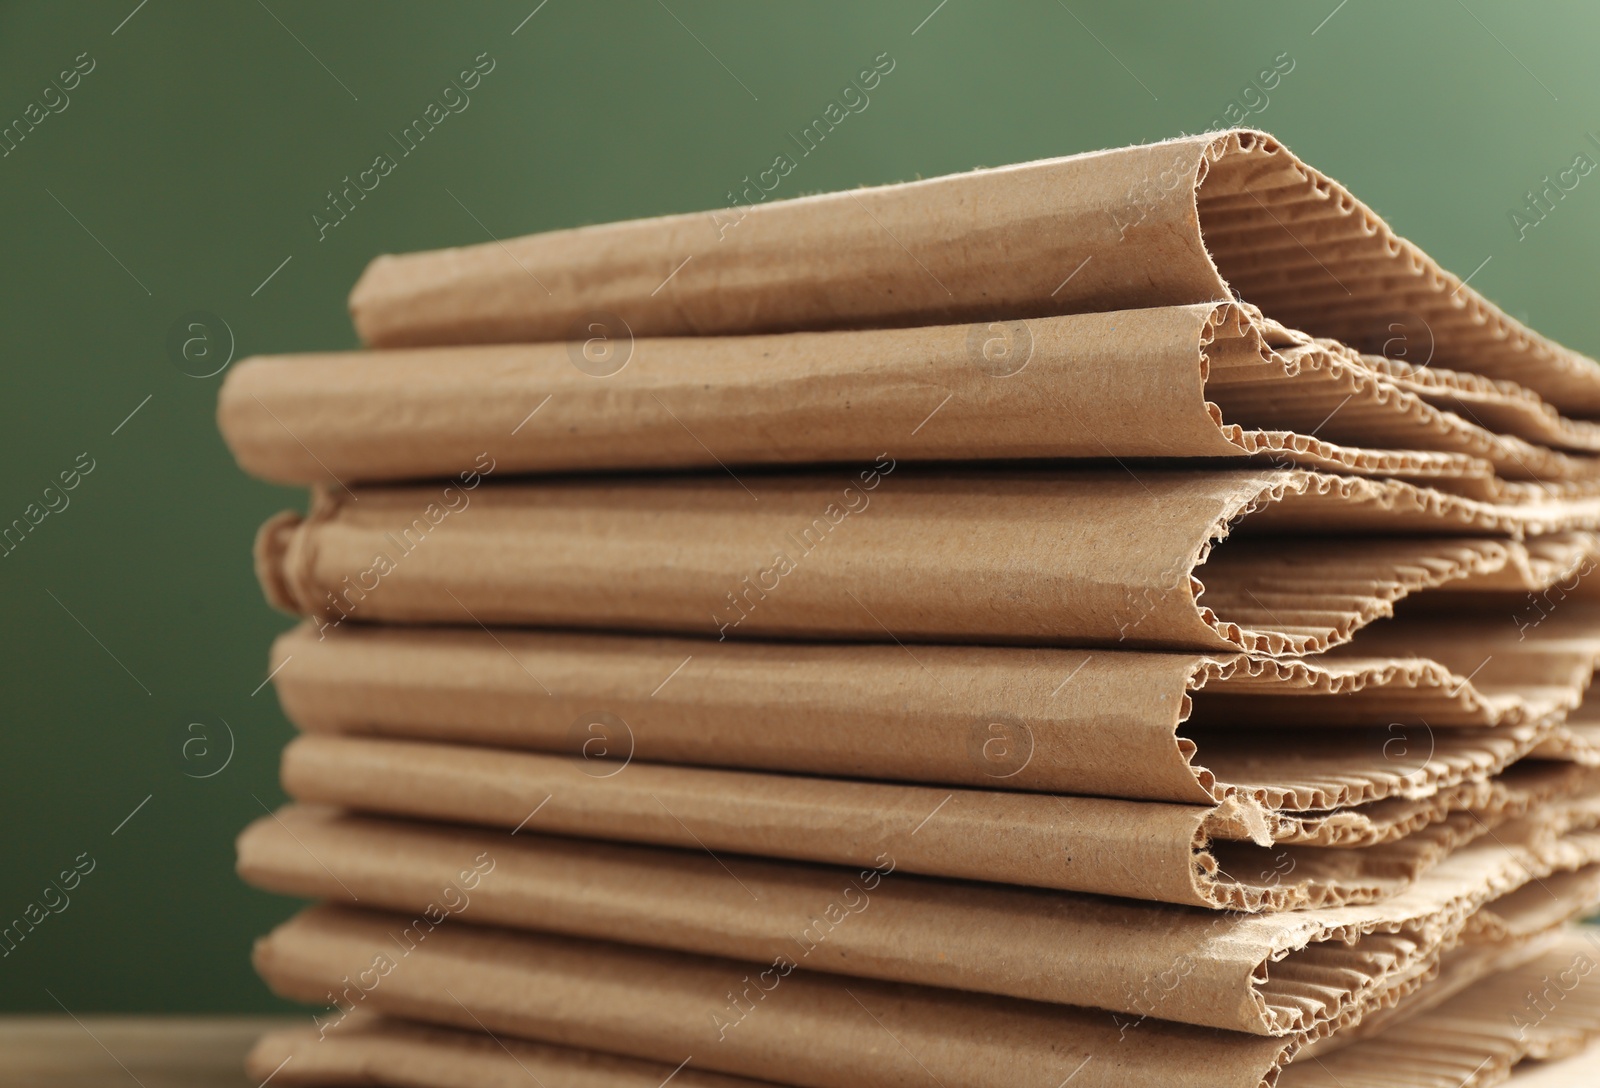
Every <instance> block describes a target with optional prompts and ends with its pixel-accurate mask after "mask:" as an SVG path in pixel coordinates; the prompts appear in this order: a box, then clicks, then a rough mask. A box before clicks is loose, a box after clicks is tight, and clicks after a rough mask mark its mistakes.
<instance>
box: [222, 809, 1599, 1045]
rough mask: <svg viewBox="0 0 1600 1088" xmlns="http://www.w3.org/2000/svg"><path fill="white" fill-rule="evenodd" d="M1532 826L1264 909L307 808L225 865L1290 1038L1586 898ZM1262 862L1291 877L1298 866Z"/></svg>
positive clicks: (862, 973) (256, 836) (359, 900)
mask: <svg viewBox="0 0 1600 1088" xmlns="http://www.w3.org/2000/svg"><path fill="white" fill-rule="evenodd" d="M1591 816H1592V814H1591ZM1537 823H1538V821H1536V820H1529V821H1525V822H1524V823H1523V824H1521V825H1515V826H1508V827H1505V828H1503V829H1502V830H1501V832H1500V833H1499V834H1498V835H1497V836H1496V840H1495V841H1489V842H1484V843H1481V844H1478V845H1475V846H1472V847H1468V848H1466V849H1464V850H1462V851H1460V852H1459V853H1458V854H1457V855H1454V856H1452V857H1451V858H1450V859H1448V860H1446V861H1445V862H1443V863H1442V864H1441V865H1440V866H1439V867H1438V868H1437V869H1436V870H1435V871H1434V872H1432V873H1430V874H1429V875H1427V876H1425V877H1424V878H1423V879H1422V880H1420V881H1419V882H1418V883H1416V884H1415V885H1414V886H1412V888H1411V889H1410V890H1408V891H1406V892H1405V893H1404V894H1399V895H1395V896H1393V897H1392V898H1390V899H1387V900H1385V901H1383V902H1381V903H1378V904H1371V905H1363V906H1346V907H1336V908H1321V909H1315V910H1303V911H1295V912H1289V913H1283V914H1274V915H1248V914H1240V913H1233V912H1229V913H1215V912H1206V911H1196V910H1192V909H1183V908H1179V907H1170V906H1161V905H1158V904H1155V903H1135V902H1129V901H1126V900H1115V899H1106V898H1101V897H1097V896H1085V895H1071V894H1062V893H1055V892H1040V891H1032V890H1028V889H1023V888H1014V887H1000V886H995V885H983V884H964V883H956V882H948V881H936V880H927V879H923V878H918V877H915V876H911V875H907V874H906V873H904V872H903V871H901V870H900V869H899V868H897V863H898V858H897V857H896V855H895V854H894V853H892V852H890V851H888V850H886V851H884V852H883V853H882V854H880V855H879V857H878V858H877V859H876V864H875V865H873V866H871V867H868V868H864V869H861V870H851V869H835V868H824V867H820V866H810V865H795V864H785V863H778V862H772V861H763V860H756V859H752V858H744V857H733V856H731V855H721V854H715V855H708V854H707V853H706V852H705V851H701V850H693V848H692V847H691V850H690V851H677V850H660V849H650V848H645V847H637V846H616V845H609V844H607V845H599V844H595V843H585V842H580V841H577V840H572V839H558V838H551V837H547V836H540V835H529V834H528V833H527V832H523V833H520V834H517V835H514V836H513V835H507V834H505V833H490V832H484V831H470V830H465V829H461V828H452V827H441V826H436V825H427V824H413V823H409V822H405V821H397V820H379V819H373V818H370V817H360V816H353V815H341V814H339V813H336V812H331V811H319V810H315V809H307V808H299V807H291V808H288V809H284V810H281V811H280V812H278V813H276V814H275V815H273V816H268V817H263V818H262V819H260V820H258V821H256V823H255V824H253V825H251V827H250V828H249V829H248V830H246V831H245V832H244V834H243V835H242V836H241V837H240V840H239V872H240V875H241V876H243V877H244V878H245V880H247V881H248V882H250V883H252V884H254V885H256V886H258V887H262V888H265V889H267V890H269V891H275V892H280V893H283V894H288V895H297V896H305V897H313V898H326V899H329V900H331V901H333V902H343V903H346V904H359V905H360V906H362V907H365V908H368V909H383V910H392V911H398V912H402V913H408V914H412V915H417V916H423V915H426V917H425V918H424V921H423V923H422V924H421V925H419V926H417V927H415V928H414V932H413V934H412V937H413V938H417V936H418V935H419V934H424V933H429V934H431V931H432V929H433V928H434V925H441V926H442V925H445V924H446V923H448V924H450V925H455V924H457V923H458V921H459V922H466V923H472V924H479V925H498V926H506V927H512V928H516V929H528V930H538V931H544V932H550V933H561V934H567V935H570V936H574V937H582V938H590V939H596V940H611V941H620V942H627V943H633V944H641V945H648V946H650V947H655V948H667V949H674V950H678V951H684V952H697V953H703V954H706V955H719V956H728V957H731V958H735V959H740V960H747V961H750V962H755V963H770V962H772V961H773V960H774V959H775V958H778V957H785V956H786V957H788V958H790V959H792V960H793V961H794V962H795V963H797V964H799V965H800V966H802V967H804V968H805V969H806V970H809V971H823V972H828V973H831V974H843V975H852V976H856V977H861V978H876V979H882V980H886V981H895V982H915V983H920V984H924V985H929V986H942V987H948V988H951V989H957V990H968V991H975V992H981V993H992V994H1001V995H1006V996H1011V997H1021V998H1028V999H1031V1000H1036V1001H1045V1002H1052V1003H1056V1004H1073V1005H1085V1006H1096V1007H1099V1008H1104V1009H1107V1010H1111V1011H1114V1012H1117V1013H1120V1014H1123V1015H1124V1016H1129V1017H1154V1018H1159V1019H1163V1020H1172V1021H1182V1022H1184V1023H1191V1024H1198V1025H1203V1026H1210V1027H1220V1028H1228V1029H1231V1030H1234V1031H1244V1032H1249V1033H1251V1034H1257V1035H1287V1034H1296V1033H1304V1032H1308V1031H1312V1030H1321V1029H1322V1028H1323V1027H1324V1026H1325V1025H1330V1024H1344V1023H1350V1022H1354V1021H1355V1020H1357V1019H1359V1018H1360V1017H1361V1016H1363V1015H1364V1014H1365V1013H1367V1012H1369V1011H1371V1010H1372V1009H1374V1008H1380V1007H1382V1006H1383V1005H1384V1004H1385V1003H1386V1002H1387V1001H1388V1000H1390V999H1391V998H1392V997H1394V995H1395V994H1397V993H1398V992H1399V991H1400V990H1402V989H1405V988H1407V987H1409V986H1412V985H1415V984H1417V983H1418V982H1419V981H1425V980H1426V979H1428V978H1429V977H1431V975H1432V973H1433V972H1434V971H1435V970H1436V969H1437V968H1438V967H1439V964H1440V962H1441V957H1442V956H1445V955H1446V954H1448V953H1450V951H1451V950H1452V949H1456V948H1458V947H1467V946H1473V947H1478V948H1481V949H1486V950H1488V952H1490V953H1492V954H1493V955H1494V956H1498V955H1502V954H1507V953H1511V952H1514V951H1515V950H1516V949H1517V948H1521V947H1525V946H1527V945H1528V944H1529V943H1530V942H1535V941H1537V940H1538V939H1539V938H1541V937H1542V936H1543V935H1545V934H1548V933H1550V932H1551V931H1553V930H1554V929H1556V928H1558V927H1559V926H1560V925H1561V924H1562V923H1563V922H1565V921H1566V920H1568V919H1569V918H1571V917H1573V916H1574V915H1577V914H1581V913H1583V912H1584V911H1586V910H1590V909H1593V908H1594V907H1595V906H1596V905H1597V903H1600V864H1596V863H1597V862H1600V834H1597V833H1596V832H1594V831H1592V830H1583V831H1576V832H1573V833H1571V834H1569V835H1566V836H1562V837H1560V838H1558V839H1552V838H1551V837H1550V835H1549V830H1548V829H1547V828H1543V827H1539V826H1537ZM1274 860H1276V861H1277V862H1278V865H1279V871H1278V875H1280V876H1282V877H1284V878H1285V879H1287V877H1288V876H1289V875H1291V874H1292V872H1293V866H1292V865H1291V864H1286V863H1285V861H1284V858H1283V857H1279V858H1277V859H1274ZM1128 878H1129V879H1130V880H1137V879H1138V874H1136V873H1134V872H1131V871H1130V873H1129V874H1128ZM1135 890H1137V889H1135ZM1520 890H1526V893H1527V894H1522V892H1521V891H1520ZM1493 965H1494V964H1493V956H1490V957H1488V958H1485V959H1484V969H1485V970H1487V969H1489V967H1492V966H1493Z"/></svg>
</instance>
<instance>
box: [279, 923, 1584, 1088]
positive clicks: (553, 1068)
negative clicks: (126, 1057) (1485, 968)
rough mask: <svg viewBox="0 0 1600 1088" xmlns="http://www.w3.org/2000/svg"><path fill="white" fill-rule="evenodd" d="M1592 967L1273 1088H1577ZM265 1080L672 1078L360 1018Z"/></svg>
mask: <svg viewBox="0 0 1600 1088" xmlns="http://www.w3.org/2000/svg"><path fill="white" fill-rule="evenodd" d="M1595 956H1596V952H1595V949H1594V947H1593V942H1592V941H1590V940H1587V939H1585V937H1583V936H1580V935H1578V934H1577V933H1569V934H1566V935H1563V937H1562V939H1561V940H1560V941H1559V942H1558V943H1554V944H1552V946H1551V947H1550V948H1548V949H1546V950H1545V951H1544V952H1542V953H1541V954H1540V955H1539V956H1538V957H1536V958H1534V959H1532V960H1529V961H1528V962H1526V963H1521V964H1517V965H1515V966H1514V967H1510V968H1508V969H1507V970H1506V971H1505V972H1502V973H1499V974H1497V975H1496V976H1494V977H1492V978H1488V979H1485V980H1483V981H1481V982H1478V983H1476V984H1474V985H1472V986H1471V987H1469V988H1468V989H1467V991H1466V992H1465V993H1462V994H1460V995H1459V996H1454V997H1453V998H1452V999H1451V1000H1450V1001H1449V1002H1448V1004H1447V1005H1446V1006H1445V1007H1444V1008H1438V1007H1430V1008H1428V1009H1426V1010H1423V1011H1421V1012H1419V1013H1417V1014H1416V1015H1415V1016H1414V1017H1413V1018H1412V1019H1410V1020H1408V1021H1405V1022H1404V1023H1403V1024H1400V1025H1398V1026H1396V1027H1395V1028H1394V1030H1393V1031H1392V1032H1384V1033H1383V1034H1381V1035H1378V1036H1376V1037H1373V1038H1370V1039H1362V1040H1361V1041H1359V1042H1358V1043H1355V1044H1353V1045H1350V1046H1347V1047H1344V1048H1342V1049H1344V1050H1346V1051H1348V1053H1345V1054H1340V1055H1339V1056H1337V1057H1333V1056H1332V1055H1328V1054H1321V1055H1318V1061H1312V1060H1310V1059H1311V1058H1312V1056H1313V1054H1315V1053H1316V1051H1315V1044H1313V1046H1312V1047H1308V1048H1305V1049H1303V1050H1302V1051H1300V1052H1299V1053H1298V1054H1297V1055H1296V1057H1297V1059H1298V1060H1296V1061H1295V1062H1294V1063H1293V1064H1291V1065H1290V1066H1289V1067H1288V1068H1287V1069H1285V1070H1283V1071H1282V1073H1280V1074H1279V1078H1278V1084H1279V1085H1289V1086H1291V1088H1293V1086H1302V1088H1306V1086H1314V1088H1354V1086H1356V1085H1368V1084H1382V1085H1392V1086H1395V1088H1484V1086H1486V1085H1492V1084H1498V1083H1500V1082H1501V1081H1502V1080H1503V1079H1505V1078H1506V1077H1507V1075H1508V1073H1509V1075H1510V1082H1511V1084H1512V1088H1580V1086H1582V1088H1588V1085H1590V1084H1592V1083H1593V1076H1594V1067H1593V1063H1594V1061H1595V1060H1596V1059H1597V1058H1600V1054H1595V1053H1593V1052H1592V1048H1591V1052H1590V1053H1588V1054H1587V1055H1586V1054H1585V1051H1584V1047H1585V1046H1586V1045H1588V1044H1589V1043H1590V1041H1591V1040H1592V1039H1593V1038H1594V1036H1595V1035H1596V1033H1597V1028H1596V1018H1597V1017H1600V1008H1597V1001H1596V998H1595V995H1594V994H1593V989H1594V986H1593V984H1592V983H1587V984H1586V981H1585V980H1586V977H1587V976H1588V975H1589V974H1591V973H1592V970H1593V967H1592V964H1593V960H1594V958H1595ZM1524 993H1526V994H1527V995H1529V996H1530V997H1534V998H1536V999H1537V1000H1536V1003H1534V1004H1533V1005H1532V1007H1530V1005H1529V999H1528V997H1519V994H1524ZM1568 995H1573V996H1574V998H1575V1000H1572V1001H1569V1000H1567V998H1568ZM1508 1024H1509V1025H1511V1031H1510V1032H1509V1033H1508V1032H1507V1025H1508ZM1337 1039H1338V1037H1337V1036H1336V1037H1335V1038H1334V1040H1330V1042H1331V1041H1337ZM1330 1058H1332V1060H1331V1061H1330V1060H1329V1059H1330ZM1090 1060H1093V1059H1090ZM1319 1062H1321V1063H1323V1064H1319ZM274 1069H278V1070H281V1072H280V1073H279V1076H278V1079H281V1080H283V1082H284V1083H285V1084H288V1085H294V1086H301V1088H315V1086H321V1085H327V1086H330V1088H331V1086H336V1085H337V1086H346V1085H360V1086H362V1088H371V1086H381V1088H519V1086H520V1085H522V1084H524V1083H526V1082H527V1080H528V1078H529V1077H530V1076H532V1077H534V1078H536V1079H537V1080H538V1082H539V1083H540V1084H542V1085H544V1088H660V1085H661V1084H662V1083H663V1081H664V1079H665V1078H667V1077H668V1076H669V1075H672V1074H673V1070H672V1069H671V1067H669V1066H667V1065H663V1064H660V1063H654V1062H645V1061H639V1060H636V1059H630V1058H622V1057H618V1056H616V1055H612V1054H602V1053H598V1052H596V1051H588V1050H577V1049H573V1048H570V1047H556V1046H548V1045H545V1044H540V1043H531V1042H526V1041H524V1040H519V1039H503V1038H502V1039H491V1038H490V1037H489V1036H488V1035H486V1034H484V1033H482V1032H478V1031H459V1030H456V1029H453V1028H442V1027H435V1026H431V1025H426V1024H420V1023H416V1022H408V1021H398V1020H390V1019H385V1018H383V1017H379V1016H374V1015H370V1014H366V1013H362V1012H351V1013H350V1014H348V1015H347V1016H346V1017H345V1018H344V1020H343V1021H341V1022H340V1023H339V1024H337V1025H335V1026H332V1027H329V1028H327V1030H325V1031H322V1030H319V1029H318V1028H316V1027H311V1026H307V1027H304V1028H291V1029H285V1030H283V1031H279V1032H274V1033H272V1034H271V1035H268V1036H266V1037H265V1038H263V1039H262V1040H261V1041H260V1042H259V1043H258V1044H257V1046H256V1048H255V1050H254V1051H253V1052H252V1053H251V1055H250V1060H249V1072H250V1073H251V1075H252V1076H254V1077H257V1078H260V1077H265V1076H267V1075H268V1074H270V1073H271V1072H272V1071H273V1070H274ZM1335 1078H1338V1079H1335ZM673 1083H676V1084H684V1085H691V1086H694V1088H761V1086H767V1085H770V1083H771V1082H769V1081H753V1080H747V1079H744V1078H736V1077H726V1076H723V1075H721V1074H717V1073H706V1072H703V1071H701V1070H699V1069H697V1068H694V1067H693V1066H689V1065H686V1066H684V1067H682V1068H680V1069H679V1070H678V1071H677V1073H676V1075H675V1076H673Z"/></svg>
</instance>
